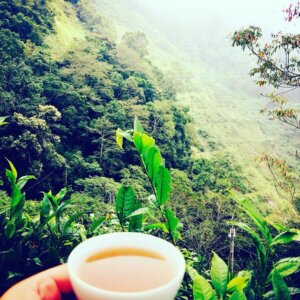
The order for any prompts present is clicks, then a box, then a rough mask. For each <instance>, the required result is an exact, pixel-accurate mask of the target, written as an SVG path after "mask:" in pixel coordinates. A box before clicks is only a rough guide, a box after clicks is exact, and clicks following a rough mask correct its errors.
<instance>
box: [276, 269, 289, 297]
mask: <svg viewBox="0 0 300 300" xmlns="http://www.w3.org/2000/svg"><path fill="white" fill-rule="evenodd" d="M272 285H273V290H274V294H275V299H276V300H289V299H291V296H290V291H289V289H288V286H287V285H286V283H285V281H284V280H283V278H282V277H281V276H280V274H279V272H277V270H276V269H275V270H274V272H273V275H272Z"/></svg>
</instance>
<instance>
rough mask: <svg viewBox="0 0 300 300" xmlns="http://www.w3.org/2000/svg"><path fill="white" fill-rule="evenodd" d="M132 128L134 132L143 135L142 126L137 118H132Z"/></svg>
mask: <svg viewBox="0 0 300 300" xmlns="http://www.w3.org/2000/svg"><path fill="white" fill-rule="evenodd" d="M133 127H134V131H138V132H140V133H144V132H145V131H144V128H143V126H142V124H141V123H140V121H139V119H138V118H137V117H135V118H134V124H133Z"/></svg>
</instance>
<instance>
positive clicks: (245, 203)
mask: <svg viewBox="0 0 300 300" xmlns="http://www.w3.org/2000/svg"><path fill="white" fill-rule="evenodd" d="M237 201H238V203H239V204H240V205H241V206H242V208H243V210H244V211H245V212H246V213H247V214H248V216H249V217H250V218H251V219H252V220H253V221H254V223H255V224H256V226H257V228H258V229H259V230H260V232H261V233H262V235H263V236H264V238H265V239H266V241H267V242H268V244H271V242H272V236H271V234H270V229H269V227H268V224H267V222H266V221H265V218H264V217H263V216H262V214H261V213H260V212H259V211H258V209H257V208H256V207H255V206H254V205H253V204H252V203H251V201H250V200H248V199H242V200H237Z"/></svg>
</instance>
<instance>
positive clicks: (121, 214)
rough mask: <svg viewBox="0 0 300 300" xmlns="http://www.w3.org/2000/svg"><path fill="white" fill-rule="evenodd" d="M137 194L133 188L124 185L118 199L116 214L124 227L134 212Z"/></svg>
mask: <svg viewBox="0 0 300 300" xmlns="http://www.w3.org/2000/svg"><path fill="white" fill-rule="evenodd" d="M134 205H135V194H134V190H133V188H132V187H131V186H129V187H125V186H124V185H122V186H121V187H120V189H119V191H118V194H117V198H116V213H117V216H118V218H119V221H120V224H121V225H124V224H125V221H126V218H127V217H128V216H129V215H130V214H131V213H132V212H133V211H134Z"/></svg>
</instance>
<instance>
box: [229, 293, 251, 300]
mask: <svg viewBox="0 0 300 300" xmlns="http://www.w3.org/2000/svg"><path fill="white" fill-rule="evenodd" d="M229 300H247V298H246V296H245V294H244V292H243V291H236V292H234V293H233V294H232V295H231V296H230V298H229Z"/></svg>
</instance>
